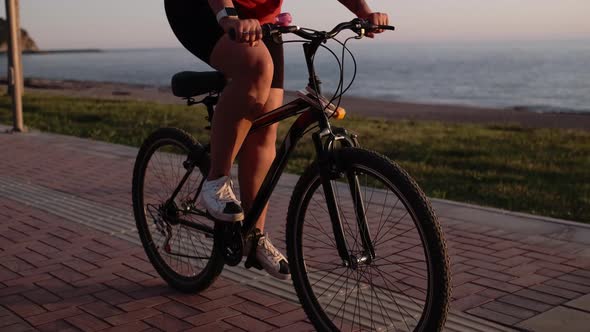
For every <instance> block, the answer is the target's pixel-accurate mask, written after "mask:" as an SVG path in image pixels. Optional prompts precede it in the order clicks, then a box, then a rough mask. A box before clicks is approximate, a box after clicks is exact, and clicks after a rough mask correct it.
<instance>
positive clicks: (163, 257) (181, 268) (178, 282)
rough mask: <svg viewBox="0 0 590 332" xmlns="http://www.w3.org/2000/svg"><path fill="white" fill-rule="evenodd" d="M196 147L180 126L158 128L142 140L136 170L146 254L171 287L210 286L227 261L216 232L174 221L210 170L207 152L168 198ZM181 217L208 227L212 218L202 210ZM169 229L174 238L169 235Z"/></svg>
mask: <svg viewBox="0 0 590 332" xmlns="http://www.w3.org/2000/svg"><path fill="white" fill-rule="evenodd" d="M198 147H200V146H199V145H198V143H197V142H196V141H195V139H194V138H193V137H192V136H191V135H189V134H188V133H186V132H184V131H182V130H180V129H177V128H160V129H158V130H156V131H155V132H154V133H152V134H151V135H150V136H149V137H148V138H147V139H146V140H145V141H144V142H143V144H142V146H141V148H140V150H139V153H138V155H137V159H136V161H135V166H134V170H133V184H132V197H133V211H134V214H135V221H136V226H137V231H138V233H139V237H140V239H141V242H142V244H143V247H144V249H145V252H146V255H147V256H148V258H149V260H150V262H151V263H152V265H153V266H154V268H155V269H156V271H157V272H158V274H159V275H160V276H161V277H162V278H163V279H164V280H165V281H166V282H167V283H168V284H169V285H170V286H171V287H173V288H175V289H177V290H179V291H181V292H186V293H196V292H199V291H202V290H204V289H206V288H207V287H209V286H210V285H211V284H212V283H213V282H214V281H215V279H216V278H217V276H219V274H220V273H221V271H222V269H223V266H224V263H223V258H222V257H221V256H220V255H219V254H218V253H217V250H215V249H214V248H215V243H214V242H215V240H214V238H213V237H212V234H211V237H209V238H208V236H209V235H207V234H206V233H205V232H199V231H197V230H195V229H194V228H191V227H187V226H186V225H183V224H180V223H177V224H176V225H174V222H173V221H174V220H176V219H174V218H175V217H178V216H179V215H180V213H181V212H179V211H180V210H179V209H178V206H182V204H187V202H189V201H190V200H191V199H192V198H191V197H194V193H195V190H196V188H197V186H198V184H199V183H200V182H201V179H202V177H203V174H206V173H207V172H208V168H209V156H208V155H207V154H204V155H203V157H202V158H201V159H202V160H199V161H197V164H196V167H195V168H194V169H193V171H192V173H191V174H190V177H189V180H188V181H186V182H185V184H184V185H183V187H182V188H181V190H180V192H179V194H178V195H177V198H176V199H175V201H174V203H173V204H166V202H169V201H170V200H169V199H168V198H169V197H171V196H172V192H173V191H174V188H176V186H177V185H178V184H179V183H180V179H179V178H181V177H182V175H184V174H186V172H187V170H186V169H185V168H184V165H183V162H184V161H186V160H187V156H188V154H189V153H190V152H191V151H192V150H193V149H195V148H198ZM183 171H184V173H183ZM164 206H165V207H164ZM170 206H173V207H174V208H176V211H175V210H174V208H171V207H170ZM156 207H157V208H156ZM169 214H173V216H172V217H170V216H169ZM178 218H180V217H178ZM182 218H185V219H186V220H190V221H191V222H194V223H196V224H199V225H206V226H209V227H213V224H214V223H213V221H210V220H209V219H207V218H205V217H203V216H195V215H193V214H183V215H182ZM164 229H166V230H164ZM168 235H169V236H170V238H169V239H168V240H166V237H167V236H168ZM181 255H185V256H187V257H182V256H181ZM191 257H192V258H191ZM195 257H199V258H203V259H202V260H201V259H197V258H195ZM206 258H208V259H206ZM205 259H206V260H207V262H206V263H204V261H205Z"/></svg>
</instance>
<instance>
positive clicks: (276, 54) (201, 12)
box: [164, 0, 284, 89]
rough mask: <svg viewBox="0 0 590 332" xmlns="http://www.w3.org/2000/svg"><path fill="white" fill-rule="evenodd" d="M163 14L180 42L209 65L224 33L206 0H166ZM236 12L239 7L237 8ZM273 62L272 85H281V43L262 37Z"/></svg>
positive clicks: (282, 69) (282, 61)
mask: <svg viewBox="0 0 590 332" xmlns="http://www.w3.org/2000/svg"><path fill="white" fill-rule="evenodd" d="M164 6H165V8H166V16H167V17H168V22H169V23H170V27H172V31H174V34H175V35H176V37H177V38H178V40H179V41H180V43H181V44H182V45H183V46H184V47H185V48H186V49H187V50H189V51H190V52H191V53H193V54H194V55H196V56H197V57H198V58H199V59H201V60H203V61H205V62H206V63H207V64H209V65H210V64H211V62H210V56H211V52H212V51H213V48H214V47H215V45H216V44H217V41H218V40H219V38H221V36H223V34H224V32H223V30H222V29H221V27H220V26H219V24H217V19H216V18H215V14H213V11H212V10H211V7H209V3H208V1H207V0H165V1H164ZM236 9H237V10H238V15H239V13H240V8H239V7H236ZM263 42H264V44H265V45H266V48H267V49H268V51H269V52H270V56H271V57H272V61H273V65H274V73H273V78H272V85H271V87H272V88H278V89H282V88H283V80H284V55H283V44H281V43H276V42H274V41H273V40H272V39H270V38H265V39H263Z"/></svg>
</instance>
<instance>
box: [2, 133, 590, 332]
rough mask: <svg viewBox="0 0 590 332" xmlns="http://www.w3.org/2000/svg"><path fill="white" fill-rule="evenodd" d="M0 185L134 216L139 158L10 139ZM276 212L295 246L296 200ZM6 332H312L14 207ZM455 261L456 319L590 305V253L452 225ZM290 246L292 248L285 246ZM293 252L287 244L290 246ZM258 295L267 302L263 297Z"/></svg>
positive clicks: (292, 310) (517, 316)
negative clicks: (291, 215)
mask: <svg viewBox="0 0 590 332" xmlns="http://www.w3.org/2000/svg"><path fill="white" fill-rule="evenodd" d="M0 146H1V147H2V156H9V157H8V158H3V159H2V160H1V161H0V174H1V175H2V176H10V177H11V178H14V179H19V180H21V181H26V182H30V183H33V184H36V185H41V186H44V187H47V188H51V189H54V190H59V191H61V192H66V193H69V194H72V195H75V196H77V197H81V198H84V199H87V200H90V201H93V202H97V203H102V204H107V205H111V206H113V207H116V208H120V209H130V205H131V202H130V194H129V191H130V181H131V169H132V164H133V161H134V160H133V157H134V153H135V150H133V149H131V148H126V147H119V146H113V145H106V144H103V143H96V142H91V141H86V140H80V139H76V138H69V137H62V136H55V135H46V134H27V135H8V134H0ZM279 189H280V190H278V191H277V192H276V193H275V195H274V196H273V201H272V204H273V208H272V209H271V211H270V212H269V218H270V219H269V220H273V221H274V222H269V223H268V225H269V226H268V227H269V230H270V231H271V232H272V233H273V234H274V239H278V240H282V239H283V237H284V229H283V228H284V211H285V210H286V207H287V204H288V199H289V197H290V190H289V188H283V189H281V188H279ZM0 219H1V220H2V224H1V225H0V305H1V307H0V318H1V319H0V322H1V323H0V328H2V329H5V328H7V327H9V326H10V329H14V330H19V329H21V328H22V329H26V328H30V327H31V326H33V327H35V328H37V329H40V330H64V329H81V330H97V329H102V328H110V329H125V330H143V329H147V328H154V329H166V330H172V329H185V328H193V327H194V328H195V329H204V328H214V329H215V330H218V329H220V330H232V329H240V328H243V329H251V330H273V329H278V328H284V329H285V330H298V331H299V330H305V329H307V328H309V327H310V326H309V324H308V323H306V322H305V320H304V316H303V313H302V312H301V310H300V309H298V308H297V307H296V306H294V305H292V304H291V303H288V302H285V301H282V300H281V299H279V298H276V297H264V296H262V295H258V296H262V299H260V298H258V297H253V296H251V295H252V294H253V293H254V292H253V291H252V290H250V289H249V288H244V287H240V286H238V285H236V284H233V283H231V282H228V281H227V280H223V278H222V279H221V280H219V281H217V282H216V283H215V285H214V286H213V287H211V289H209V290H207V291H206V292H203V293H202V294H199V295H192V296H187V295H180V294H178V293H175V292H174V291H172V290H170V289H169V288H167V287H166V285H165V284H164V283H163V281H161V280H160V279H159V277H158V276H157V275H156V274H155V273H154V271H153V269H152V268H151V265H150V264H149V263H148V262H146V259H145V255H144V253H143V251H142V249H141V248H140V247H136V246H134V245H132V244H129V243H127V242H124V241H121V240H117V239H114V238H113V237H111V236H107V235H105V234H103V233H100V232H98V231H94V230H91V229H88V228H86V227H83V226H80V225H77V224H72V223H70V222H66V221H63V220H59V218H56V217H55V216H53V215H51V214H49V213H46V212H43V211H40V210H36V209H35V208H31V207H27V206H24V205H22V204H20V203H17V202H14V201H11V200H10V199H1V200H0ZM441 222H442V224H443V228H444V231H445V234H446V238H447V240H448V244H449V249H450V255H451V257H452V271H453V286H454V292H453V302H452V309H453V310H457V311H464V312H467V313H469V314H472V315H475V316H478V317H481V318H484V319H488V320H491V321H495V322H499V323H502V324H505V325H515V324H518V323H519V322H522V321H523V320H526V319H528V318H530V317H533V316H536V315H538V314H540V313H543V312H546V311H547V310H549V309H551V308H553V307H555V306H558V305H562V304H564V303H565V302H567V301H569V300H572V299H576V298H579V297H581V296H583V295H585V294H590V281H589V280H590V259H589V258H588V256H589V253H588V247H587V246H584V245H581V244H579V243H575V242H565V241H558V240H553V239H549V238H546V237H542V236H532V235H528V234H523V233H515V232H510V231H507V230H504V229H501V228H498V227H494V226H493V225H488V226H482V225H481V224H472V223H469V222H465V221H460V220H455V219H451V218H441ZM278 242H281V241H278ZM279 245H280V246H282V244H279ZM256 293H258V292H256Z"/></svg>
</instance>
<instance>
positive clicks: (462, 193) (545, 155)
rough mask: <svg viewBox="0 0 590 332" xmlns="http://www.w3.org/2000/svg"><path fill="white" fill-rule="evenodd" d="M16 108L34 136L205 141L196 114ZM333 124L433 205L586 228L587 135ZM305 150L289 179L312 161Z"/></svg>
mask: <svg viewBox="0 0 590 332" xmlns="http://www.w3.org/2000/svg"><path fill="white" fill-rule="evenodd" d="M24 105H25V106H24V108H25V114H24V119H25V123H26V125H27V126H29V127H32V128H35V129H38V130H42V131H48V132H55V133H60V134H66V135H73V136H79V137H87V138H92V139H97V140H103V141H108V142H113V143H119V144H127V145H133V146H139V145H140V144H141V142H142V141H143V139H144V138H145V137H146V136H147V135H149V133H150V132H152V131H153V130H155V129H156V128H158V127H163V126H174V127H180V128H183V129H185V130H187V131H189V132H191V133H192V134H193V135H194V136H195V137H196V138H197V140H199V141H205V140H207V137H208V132H207V131H206V130H204V129H203V128H204V127H205V125H206V123H207V122H206V120H205V119H204V117H205V113H206V112H204V110H202V109H199V108H198V107H191V108H187V107H185V106H179V105H162V104H157V103H149V102H133V101H119V100H97V99H87V98H68V97H56V96H46V95H33V94H29V95H27V96H26V97H25V100H24ZM11 121H12V117H11V112H10V100H9V99H8V97H5V96H4V97H0V122H1V123H5V124H10V123H11ZM289 123H290V122H289V121H286V122H284V123H283V124H281V126H280V135H279V137H281V138H282V137H283V136H284V134H285V132H286V130H287V129H288V124H289ZM334 124H335V125H338V126H344V127H346V128H349V129H351V130H353V131H354V132H356V133H358V134H359V137H360V141H361V144H362V145H363V146H365V147H367V148H369V149H373V150H376V151H379V152H381V153H383V154H385V155H387V156H388V157H389V158H391V159H392V160H395V161H396V162H397V163H399V164H400V165H402V166H403V167H404V168H406V169H407V170H408V171H409V173H410V174H412V176H413V177H414V178H415V179H416V180H417V181H418V183H419V184H420V186H421V187H422V188H423V189H424V191H425V192H426V193H427V194H428V195H429V196H431V197H438V198H445V199H450V200H455V201H461V202H468V203H475V204H480V205H485V206H493V207H498V208H503V209H507V210H512V211H522V212H528V213H533V214H538V215H544V216H550V217H557V218H565V219H570V220H576V221H582V222H586V223H590V132H585V131H576V130H556V129H528V128H522V127H520V126H514V125H475V124H473V125H471V124H447V123H439V122H408V121H386V120H380V119H363V118H358V117H349V118H348V119H346V120H344V121H341V122H335V123H334ZM303 142H304V143H305V144H303V145H301V146H300V147H298V148H297V149H296V151H295V153H294V155H293V158H292V160H291V161H290V162H289V166H288V168H287V170H288V171H289V172H293V173H300V172H302V171H303V169H304V168H305V166H306V165H308V164H309V162H310V160H311V159H312V158H313V156H314V152H313V147H312V145H311V144H310V141H309V139H304V141H303Z"/></svg>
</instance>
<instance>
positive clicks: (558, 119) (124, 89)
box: [0, 78, 590, 131]
mask: <svg viewBox="0 0 590 332" xmlns="http://www.w3.org/2000/svg"><path fill="white" fill-rule="evenodd" d="M5 83H6V79H5V78H4V79H3V78H0V85H2V84H5ZM25 88H26V89H25V90H26V91H30V92H39V93H48V94H56V95H66V96H70V97H86V98H87V97H90V98H99V99H102V98H107V99H127V100H142V101H153V102H158V103H163V104H185V103H186V102H185V101H184V100H182V99H181V98H178V97H175V96H173V95H172V92H171V91H170V87H169V86H156V85H140V84H126V83H116V82H97V81H76V80H51V79H39V78H27V79H25ZM0 91H2V89H0ZM294 98H296V95H295V93H294V92H293V91H286V93H285V101H287V102H288V101H290V100H293V99H294ZM342 103H343V105H344V107H345V108H346V109H347V111H348V112H347V113H349V114H350V115H352V116H354V115H361V116H367V117H373V118H382V119H389V120H407V121H442V122H450V123H485V124H494V125H498V124H499V125H517V126H522V127H529V128H563V129H580V130H586V131H589V130H590V114H588V113H537V112H531V111H528V110H526V108H522V107H513V108H505V109H502V108H483V107H472V106H461V105H445V104H429V103H420V102H401V101H388V100H379V99H374V98H362V97H352V96H345V97H344V98H343V100H342Z"/></svg>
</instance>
